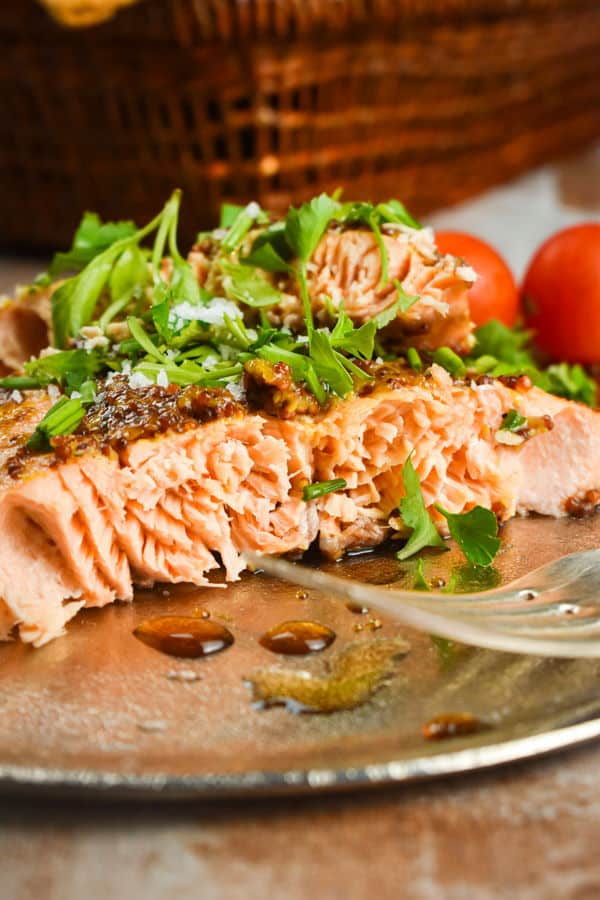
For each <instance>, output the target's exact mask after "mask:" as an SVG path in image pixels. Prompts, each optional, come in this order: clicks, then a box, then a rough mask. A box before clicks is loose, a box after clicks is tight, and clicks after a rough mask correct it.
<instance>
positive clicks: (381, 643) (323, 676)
mask: <svg viewBox="0 0 600 900" xmlns="http://www.w3.org/2000/svg"><path fill="white" fill-rule="evenodd" d="M408 650H409V645H408V644H407V642H406V641H405V640H403V639H402V638H399V637H394V638H371V639H370V640H359V641H354V643H351V644H348V645H347V646H346V647H344V649H343V650H340V651H339V652H338V653H336V654H334V655H333V656H332V657H330V658H329V659H328V660H326V661H319V662H318V666H319V668H318V669H317V670H316V671H315V670H314V669H312V668H311V669H310V670H309V669H308V668H307V669H285V668H279V667H277V666H269V668H266V669H257V670H255V671H254V672H252V673H251V674H250V675H249V676H248V677H247V678H246V679H245V680H246V682H247V684H248V685H249V686H250V687H251V688H252V697H253V700H254V702H255V703H256V704H257V705H258V706H262V707H269V706H277V705H284V706H286V707H287V708H288V709H289V710H290V711H291V712H308V713H332V712H337V711H339V710H343V709H354V708H355V707H356V706H360V705H361V704H363V703H366V702H367V700H369V699H370V698H371V696H372V695H373V694H374V693H375V692H376V691H377V690H379V688H380V687H382V686H383V685H384V684H385V683H386V682H387V681H389V679H390V678H391V677H392V676H393V675H394V673H395V671H396V669H397V666H398V662H399V660H400V658H401V657H403V656H405V654H406V653H408ZM315 662H316V661H315ZM323 662H324V665H323Z"/></svg>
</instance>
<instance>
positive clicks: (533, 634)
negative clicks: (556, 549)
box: [245, 551, 600, 658]
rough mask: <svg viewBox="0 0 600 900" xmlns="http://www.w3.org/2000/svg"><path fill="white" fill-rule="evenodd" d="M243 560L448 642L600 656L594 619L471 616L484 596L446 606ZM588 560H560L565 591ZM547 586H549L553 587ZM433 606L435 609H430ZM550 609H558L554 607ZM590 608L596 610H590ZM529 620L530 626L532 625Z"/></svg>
mask: <svg viewBox="0 0 600 900" xmlns="http://www.w3.org/2000/svg"><path fill="white" fill-rule="evenodd" d="M592 553H593V554H594V556H593V561H594V562H595V561H597V560H598V559H599V558H600V553H598V552H595V551H592ZM245 556H246V559H247V561H248V563H249V564H250V565H252V566H254V567H255V568H258V569H262V570H264V571H265V572H267V573H268V574H270V575H274V576H275V577H279V578H281V579H283V580H285V581H290V582H292V583H293V584H298V585H301V586H302V587H306V588H312V589H314V590H318V591H321V592H323V591H327V592H329V593H331V594H332V595H333V596H335V597H338V598H340V599H342V600H348V599H351V600H355V601H357V602H361V603H364V602H368V603H369V604H370V605H372V606H374V607H375V608H377V609H378V610H381V611H385V612H386V613H387V614H389V615H390V616H391V617H392V618H393V619H394V620H396V621H397V622H401V623H402V624H404V625H408V626H410V627H412V628H416V629H418V630H420V631H425V632H428V633H433V634H437V635H440V636H442V637H446V638H449V639H451V640H455V641H460V642H462V643H466V644H474V645H476V646H480V647H486V648H489V649H493V650H502V651H505V652H509V653H529V654H534V655H538V656H560V657H567V658H575V657H587V658H597V657H600V616H598V617H594V619H593V620H591V621H590V619H586V620H585V621H583V622H582V621H579V622H578V623H577V627H575V628H574V627H573V620H574V618H575V617H574V616H564V618H563V619H561V624H560V625H558V622H557V623H556V624H552V625H550V626H548V625H547V624H546V625H544V624H543V623H542V621H540V618H539V617H536V616H535V615H532V613H533V610H532V611H531V612H530V613H528V618H522V619H520V620H519V621H515V618H514V616H515V614H514V610H513V612H512V614H510V613H508V612H507V613H505V614H503V613H502V612H499V613H496V614H495V613H490V614H488V615H484V614H483V613H484V610H483V609H480V610H478V611H479V613H480V614H479V615H475V614H474V610H473V606H471V607H469V603H473V602H479V601H481V600H482V598H483V597H484V596H485V594H483V593H481V594H467V595H463V596H462V597H461V601H460V602H459V604H457V603H456V602H455V603H453V604H448V599H449V597H448V595H447V594H441V593H434V592H431V593H427V594H423V593H419V592H416V591H393V592H392V591H390V590H389V589H387V588H382V587H380V586H378V585H371V584H364V583H362V582H360V581H356V580H354V579H351V578H340V577H339V576H336V575H331V574H329V573H327V572H322V571H320V570H317V571H315V570H313V569H310V568H308V567H305V566H302V565H297V564H294V563H290V562H287V561H286V560H284V559H279V558H276V557H267V556H262V555H260V554H257V553H252V552H246V554H245ZM593 561H592V560H591V559H590V552H589V551H588V552H586V553H583V554H573V555H572V556H571V557H566V558H565V569H566V571H568V572H569V576H570V577H569V579H564V578H563V579H561V586H562V587H566V586H567V584H569V585H572V584H573V583H575V581H576V579H577V577H578V576H579V575H580V574H581V572H582V571H583V572H584V573H586V572H589V571H590V569H591V566H592V564H593ZM548 571H550V573H551V574H554V573H555V572H556V573H557V574H558V572H560V571H561V570H560V567H559V566H555V564H552V565H551V566H549V567H542V568H540V569H538V570H537V571H536V572H534V573H532V575H533V576H534V577H535V579H536V580H537V581H538V583H539V584H543V574H544V572H548ZM594 571H595V570H594ZM599 571H600V567H599ZM524 583H529V582H528V579H520V580H519V581H516V582H513V584H512V585H509V586H508V587H507V588H504V589H498V590H496V591H494V592H493V594H494V599H495V602H496V604H498V603H499V602H500V601H504V602H510V601H514V600H515V599H518V598H519V597H522V594H523V587H522V585H523V584H524ZM550 587H551V588H554V585H551V586H550ZM515 588H516V589H515ZM541 593H542V592H541V591H540V594H541ZM491 594H492V592H488V596H490V595H491ZM436 605H437V608H436V609H434V606H436ZM556 607H557V608H558V604H556ZM490 608H491V607H490ZM550 609H552V606H550ZM590 609H591V610H593V611H594V612H596V609H595V608H594V607H590ZM599 609H600V608H599ZM511 615H512V617H511ZM540 615H541V614H540ZM532 621H533V622H535V623H536V624H533V625H532V624H531V623H532ZM571 635H572V636H571Z"/></svg>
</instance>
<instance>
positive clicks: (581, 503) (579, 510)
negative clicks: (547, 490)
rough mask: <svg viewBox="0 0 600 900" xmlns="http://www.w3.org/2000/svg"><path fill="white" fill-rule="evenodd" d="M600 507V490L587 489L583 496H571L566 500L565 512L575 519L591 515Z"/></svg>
mask: <svg viewBox="0 0 600 900" xmlns="http://www.w3.org/2000/svg"><path fill="white" fill-rule="evenodd" d="M599 507H600V491H587V493H586V494H584V495H583V497H569V498H568V500H566V501H565V512H566V513H567V515H569V516H573V518H575V519H583V518H585V516H591V515H593V514H594V513H595V512H597V511H598V508H599Z"/></svg>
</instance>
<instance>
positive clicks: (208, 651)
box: [133, 616, 234, 659]
mask: <svg viewBox="0 0 600 900" xmlns="http://www.w3.org/2000/svg"><path fill="white" fill-rule="evenodd" d="M133 634H134V635H135V637H136V638H138V640H140V641H142V642H143V643H144V644H147V645H148V646H149V647H153V648H154V649H155V650H159V651H160V652H161V653H167V654H168V655H169V656H181V657H185V658H186V659H195V658H197V657H200V656H211V655H212V654H213V653H220V652H221V650H225V649H227V647H230V646H231V644H233V640H234V638H233V635H232V633H231V632H230V631H229V629H228V628H225V626H224V625H221V624H220V623H219V622H214V621H212V620H211V619H199V618H192V617H191V616H161V617H159V618H157V619H146V621H145V622H141V623H140V624H139V625H138V626H137V628H135V629H134V632H133Z"/></svg>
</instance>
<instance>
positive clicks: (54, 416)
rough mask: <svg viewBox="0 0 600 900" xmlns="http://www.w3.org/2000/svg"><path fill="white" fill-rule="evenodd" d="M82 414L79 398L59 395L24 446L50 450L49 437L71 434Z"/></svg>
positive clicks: (83, 413) (83, 409)
mask: <svg viewBox="0 0 600 900" xmlns="http://www.w3.org/2000/svg"><path fill="white" fill-rule="evenodd" d="M84 416H85V406H84V404H83V402H82V400H81V399H70V398H69V397H61V398H60V399H59V400H57V401H56V403H55V404H54V406H53V407H52V408H51V409H49V410H48V412H47V413H46V415H45V416H44V418H43V419H42V421H41V422H40V423H39V425H38V426H37V428H36V429H35V431H34V432H33V434H32V435H31V437H30V438H29V440H28V441H27V445H26V446H27V447H28V448H29V449H30V450H42V451H47V450H50V449H51V444H50V439H51V438H53V437H58V436H59V435H63V434H72V433H73V432H74V431H75V429H76V428H77V427H78V425H79V423H80V422H81V420H82V419H83V417H84Z"/></svg>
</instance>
